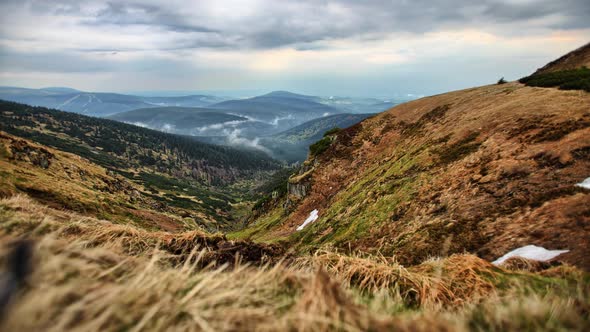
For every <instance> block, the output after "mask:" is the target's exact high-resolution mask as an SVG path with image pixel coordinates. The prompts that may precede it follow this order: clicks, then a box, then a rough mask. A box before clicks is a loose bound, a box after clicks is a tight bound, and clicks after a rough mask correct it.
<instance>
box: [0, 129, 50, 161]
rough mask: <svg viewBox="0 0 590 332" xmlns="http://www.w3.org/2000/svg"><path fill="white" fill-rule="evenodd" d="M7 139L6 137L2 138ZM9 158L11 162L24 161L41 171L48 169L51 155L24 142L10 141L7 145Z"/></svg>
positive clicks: (45, 150)
mask: <svg viewBox="0 0 590 332" xmlns="http://www.w3.org/2000/svg"><path fill="white" fill-rule="evenodd" d="M3 138H8V136H5V137H4V136H3ZM8 151H9V153H8V154H9V156H8V157H9V158H10V159H13V160H19V161H26V162H29V163H31V164H33V165H34V166H37V167H41V168H43V169H47V168H49V165H51V159H52V158H53V154H52V153H51V152H49V151H48V150H47V149H45V148H42V147H38V146H34V145H31V144H29V143H28V142H26V141H24V140H18V139H13V138H11V139H10V142H9V143H8Z"/></svg>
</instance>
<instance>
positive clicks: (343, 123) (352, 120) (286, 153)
mask: <svg viewBox="0 0 590 332" xmlns="http://www.w3.org/2000/svg"><path fill="white" fill-rule="evenodd" d="M373 115H374V114H350V113H341V114H335V115H330V116H326V117H322V118H318V119H314V120H311V121H308V122H306V123H303V124H301V125H299V126H296V127H293V128H291V129H288V130H286V131H283V132H280V133H278V134H274V135H272V136H269V137H263V138H262V139H261V140H260V144H261V145H262V146H264V147H265V148H267V149H268V150H270V151H271V152H272V156H273V157H274V158H277V159H280V160H286V161H288V162H296V161H303V160H305V158H306V157H307V153H308V147H309V145H311V144H312V143H314V142H316V141H318V140H319V139H321V138H322V137H323V135H324V133H325V132H326V131H328V130H330V129H333V128H341V129H343V128H348V127H350V126H352V125H354V124H357V123H359V122H361V121H363V120H364V119H366V118H368V117H370V116H373Z"/></svg>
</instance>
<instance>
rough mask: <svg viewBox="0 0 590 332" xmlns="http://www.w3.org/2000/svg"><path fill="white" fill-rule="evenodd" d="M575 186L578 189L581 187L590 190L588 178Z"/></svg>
mask: <svg viewBox="0 0 590 332" xmlns="http://www.w3.org/2000/svg"><path fill="white" fill-rule="evenodd" d="M576 186H578V187H582V188H586V189H590V178H587V179H586V180H584V181H582V182H580V183H578V184H576Z"/></svg>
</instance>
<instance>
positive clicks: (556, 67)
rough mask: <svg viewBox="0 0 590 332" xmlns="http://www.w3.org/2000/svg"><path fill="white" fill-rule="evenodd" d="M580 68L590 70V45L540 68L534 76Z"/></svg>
mask: <svg viewBox="0 0 590 332" xmlns="http://www.w3.org/2000/svg"><path fill="white" fill-rule="evenodd" d="M580 67H588V68H590V43H588V44H586V45H584V46H582V47H580V48H578V49H576V50H573V51H571V52H570V53H568V54H566V55H564V56H562V57H560V58H559V59H557V60H555V61H551V62H549V63H548V64H547V65H545V66H543V67H541V68H539V69H538V70H537V71H536V72H535V73H534V75H537V74H547V73H551V72H556V71H562V70H572V69H576V68H580Z"/></svg>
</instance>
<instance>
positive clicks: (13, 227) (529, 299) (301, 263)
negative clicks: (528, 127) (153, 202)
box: [0, 196, 590, 332]
mask: <svg viewBox="0 0 590 332" xmlns="http://www.w3.org/2000/svg"><path fill="white" fill-rule="evenodd" d="M21 238H28V239H31V240H32V241H34V259H33V260H34V262H33V266H34V269H33V273H32V275H31V276H30V278H29V279H28V280H27V286H26V287H25V288H24V289H23V290H22V291H21V292H20V293H19V294H18V296H17V297H16V298H15V299H14V301H13V302H12V303H11V304H10V306H9V307H8V312H7V315H6V316H5V319H4V320H3V321H1V322H0V330H2V331H25V332H26V331H122V330H125V331H162V330H171V331H252V330H256V331H277V330H280V331H367V330H370V331H391V330H399V331H469V330H497V331H500V330H502V331H510V330H513V331H517V330H527V329H529V330H532V329H539V330H543V329H548V330H566V329H572V330H580V331H582V330H584V329H588V328H589V327H590V322H589V319H588V312H589V309H590V302H589V301H588V298H590V297H589V296H587V295H590V281H589V280H590V278H588V275H587V274H586V273H584V272H582V271H580V270H578V269H575V268H573V267H570V266H558V267H553V268H551V269H548V270H544V271H542V273H543V275H538V274H532V273H524V272H517V271H514V272H513V271H506V270H503V269H501V268H497V267H494V266H493V265H491V264H489V263H488V262H485V261H483V260H481V259H479V258H477V257H475V256H472V255H453V256H450V257H447V258H443V259H433V260H429V261H426V262H423V263H422V264H420V265H417V266H413V267H407V268H406V267H404V266H402V265H400V264H398V263H397V262H396V261H395V260H394V259H392V258H386V257H383V256H362V257H361V256H347V255H343V254H340V253H337V252H330V251H321V252H316V253H315V254H313V255H308V256H303V257H298V258H295V259H293V258H288V257H285V256H282V255H281V254H280V253H278V252H273V251H272V250H267V251H265V253H266V255H267V256H264V255H259V256H256V255H254V254H252V253H256V252H258V250H259V249H260V247H257V246H258V245H256V244H252V243H248V242H234V241H227V240H224V239H223V236H220V235H215V236H210V235H207V234H204V233H201V232H185V233H181V234H173V233H167V232H150V231H146V230H141V229H136V228H133V227H131V226H121V225H116V224H112V223H109V222H105V221H100V220H96V219H93V218H88V217H82V216H79V215H76V214H73V213H68V212H64V211H57V210H54V209H51V208H47V207H44V206H42V205H39V204H37V203H34V202H33V201H31V200H29V199H28V198H27V197H24V196H20V197H13V198H9V199H2V200H0V257H4V254H5V252H6V250H7V248H8V247H9V244H10V243H11V242H12V241H14V240H16V239H21ZM222 243H223V245H220V244H222ZM228 253H232V254H229V255H228ZM265 257H266V258H265ZM248 259H256V260H255V261H248ZM2 263H3V259H0V264H2ZM513 280H515V281H514V282H513ZM529 281H532V282H529ZM532 286H534V287H532ZM550 286H551V287H550Z"/></svg>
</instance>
